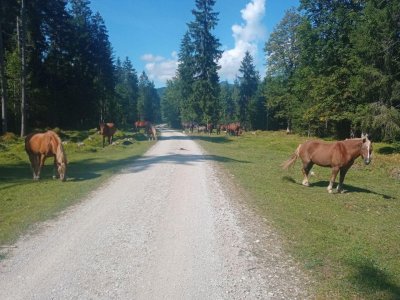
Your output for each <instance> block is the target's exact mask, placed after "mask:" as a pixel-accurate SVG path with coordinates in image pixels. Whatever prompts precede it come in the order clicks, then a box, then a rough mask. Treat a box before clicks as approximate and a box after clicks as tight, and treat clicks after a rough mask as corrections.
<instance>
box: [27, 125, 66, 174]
mask: <svg viewBox="0 0 400 300" xmlns="http://www.w3.org/2000/svg"><path fill="white" fill-rule="evenodd" d="M25 151H26V153H27V154H28V156H29V160H30V162H31V166H32V170H33V179H34V180H38V179H39V178H40V171H41V169H42V167H43V165H44V161H45V159H46V158H47V157H54V172H55V174H54V176H53V177H54V178H56V177H57V175H56V174H58V177H59V178H60V179H61V180H62V181H65V180H66V171H67V156H66V155H65V151H64V148H63V145H62V143H61V139H60V137H59V136H58V135H57V134H56V133H55V132H54V131H47V132H45V133H31V134H29V135H28V136H27V137H26V138H25Z"/></svg>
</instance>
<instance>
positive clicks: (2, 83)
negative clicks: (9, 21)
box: [0, 22, 8, 133]
mask: <svg viewBox="0 0 400 300" xmlns="http://www.w3.org/2000/svg"><path fill="white" fill-rule="evenodd" d="M5 66H6V65H5V59H4V45H3V34H2V27H1V22H0V94H1V128H2V131H3V133H5V132H7V129H8V128H7V89H6V77H5V73H6V72H5Z"/></svg>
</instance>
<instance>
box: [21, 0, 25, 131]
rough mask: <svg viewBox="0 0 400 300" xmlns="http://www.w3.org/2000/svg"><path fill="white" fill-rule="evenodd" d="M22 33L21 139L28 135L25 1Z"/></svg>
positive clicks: (22, 0) (22, 7)
mask: <svg viewBox="0 0 400 300" xmlns="http://www.w3.org/2000/svg"><path fill="white" fill-rule="evenodd" d="M20 17H21V28H20V29H21V32H20V45H21V49H20V50H21V52H20V54H21V137H23V136H25V134H26V60H25V36H26V26H25V23H26V22H25V21H26V20H25V0H21V16H20Z"/></svg>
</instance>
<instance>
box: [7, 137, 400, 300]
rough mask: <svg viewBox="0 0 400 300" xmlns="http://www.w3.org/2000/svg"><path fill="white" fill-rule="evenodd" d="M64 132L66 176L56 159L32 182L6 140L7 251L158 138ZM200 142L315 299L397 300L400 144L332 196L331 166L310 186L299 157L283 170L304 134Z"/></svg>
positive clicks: (378, 151) (21, 154) (377, 147)
mask: <svg viewBox="0 0 400 300" xmlns="http://www.w3.org/2000/svg"><path fill="white" fill-rule="evenodd" d="M58 132H59V133H60V136H61V137H62V140H63V141H65V142H66V144H65V145H64V147H65V150H66V153H67V156H68V161H69V165H68V170H67V175H68V179H67V181H66V182H60V181H58V180H54V179H52V174H53V166H52V159H48V160H47V161H46V166H45V167H44V170H43V172H42V179H41V180H39V181H33V180H32V172H31V169H30V166H29V160H28V157H27V155H26V153H25V150H24V145H23V139H21V138H18V137H15V136H13V135H5V136H2V137H1V138H0V246H1V247H7V245H10V244H11V243H12V242H13V241H15V240H16V239H17V238H18V237H19V236H20V235H21V234H23V233H26V232H29V230H32V229H34V228H35V226H34V225H35V224H37V223H38V222H43V221H45V220H48V219H50V218H53V217H55V216H57V215H58V214H59V213H60V212H62V211H63V210H64V209H66V208H67V207H69V206H71V205H74V204H76V203H78V202H79V201H82V200H83V199H85V197H86V196H87V195H88V194H89V193H90V192H91V191H92V190H94V189H95V188H96V187H98V186H100V185H101V184H102V183H104V182H105V181H106V180H107V179H108V178H110V176H112V175H113V174H116V173H117V172H118V171H119V170H121V168H123V167H124V166H126V164H129V163H131V162H133V161H134V160H135V159H137V158H138V157H140V156H141V155H142V154H143V153H144V152H145V151H146V150H147V149H149V147H151V146H152V145H153V144H154V142H149V141H147V139H146V138H145V136H143V135H142V134H134V133H132V132H125V131H118V132H117V134H116V136H115V141H116V145H111V146H106V147H104V148H102V140H101V137H100V136H99V135H98V133H97V132H96V130H95V129H93V130H90V131H79V132H78V131H69V132H64V131H60V130H58ZM193 139H195V140H196V141H197V142H199V143H200V144H201V145H202V147H203V148H204V149H205V150H206V151H207V152H208V153H209V154H211V155H215V157H218V158H219V159H218V161H217V163H218V164H219V165H220V166H221V167H222V168H223V169H224V170H226V172H228V173H229V174H231V175H233V178H234V179H233V180H235V181H236V182H237V184H239V185H240V186H241V187H243V189H244V190H245V191H246V192H247V193H248V195H249V197H246V198H248V199H251V200H249V201H250V203H249V205H250V206H251V207H253V208H254V209H255V210H256V211H257V212H258V213H259V214H261V215H262V216H264V217H265V218H268V220H270V222H272V224H273V226H274V227H275V228H276V230H277V231H278V233H279V234H280V236H281V237H282V240H283V243H284V245H285V248H286V249H287V251H288V252H289V253H290V254H291V255H292V256H293V257H295V258H296V259H297V260H298V261H299V262H300V264H301V265H302V266H303V268H304V270H305V271H306V272H307V273H308V274H309V275H310V276H311V277H312V278H313V279H314V280H315V282H316V286H315V293H316V296H317V299H400V248H399V245H400V221H399V220H400V145H399V144H391V145H389V144H383V143H374V152H373V160H372V163H371V164H370V165H368V166H365V165H364V163H363V162H362V160H361V159H357V161H356V163H355V164H354V165H353V166H352V168H351V169H350V170H349V172H348V174H347V176H346V179H345V182H344V188H345V190H346V192H345V193H343V194H338V193H334V194H329V193H328V192H327V190H326V187H327V186H328V180H329V174H330V169H328V168H321V167H318V166H314V168H313V171H314V173H315V175H314V176H312V177H311V179H310V182H311V186H310V187H304V186H302V185H301V181H302V175H301V171H300V163H299V162H296V164H295V166H294V168H292V169H290V170H289V171H284V170H283V169H282V168H281V164H282V163H283V162H284V161H285V160H286V159H288V158H289V156H290V155H291V154H292V153H293V152H294V150H295V149H296V147H297V145H298V144H299V143H301V142H304V141H305V140H306V138H305V137H301V136H297V135H287V134H286V133H284V132H260V131H257V132H248V133H245V134H243V135H242V136H239V137H230V136H226V135H223V134H221V135H219V136H217V135H212V136H208V135H194V136H193ZM110 201H112V199H110ZM0 256H1V254H0ZM0 259H1V257H0Z"/></svg>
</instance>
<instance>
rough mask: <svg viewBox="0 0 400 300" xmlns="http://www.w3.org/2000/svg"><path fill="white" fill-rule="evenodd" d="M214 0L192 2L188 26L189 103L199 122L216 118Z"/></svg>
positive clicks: (217, 84)
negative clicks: (190, 54) (190, 55)
mask: <svg viewBox="0 0 400 300" xmlns="http://www.w3.org/2000/svg"><path fill="white" fill-rule="evenodd" d="M214 5H215V0H196V9H193V10H192V14H193V15H194V17H195V20H194V21H192V22H190V23H189V33H190V37H191V39H192V41H193V46H194V49H193V50H194V51H193V60H194V84H193V95H192V97H193V103H194V104H195V108H196V110H197V111H196V114H197V116H198V118H199V121H201V122H214V123H216V122H217V119H218V117H219V110H220V108H219V104H218V95H219V77H218V69H219V66H218V64H217V62H218V60H219V58H220V57H221V54H222V51H221V50H219V47H220V42H219V40H218V39H217V38H216V37H215V36H214V35H213V34H212V32H211V31H212V30H213V29H214V28H215V27H216V26H217V22H218V13H216V12H214V11H213V7H214Z"/></svg>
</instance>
